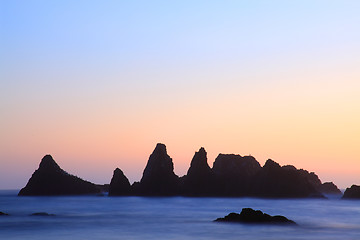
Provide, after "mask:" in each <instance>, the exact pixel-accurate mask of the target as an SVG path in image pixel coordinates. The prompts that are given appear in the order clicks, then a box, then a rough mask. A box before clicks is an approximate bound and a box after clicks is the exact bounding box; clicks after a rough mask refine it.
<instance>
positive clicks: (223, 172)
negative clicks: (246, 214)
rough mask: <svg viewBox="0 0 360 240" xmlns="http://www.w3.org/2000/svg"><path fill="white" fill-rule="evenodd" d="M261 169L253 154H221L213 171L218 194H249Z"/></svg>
mask: <svg viewBox="0 0 360 240" xmlns="http://www.w3.org/2000/svg"><path fill="white" fill-rule="evenodd" d="M260 170H261V166H260V163H259V162H258V161H256V159H255V158H254V157H252V156H244V157H242V156H240V155H237V154H221V153H220V154H219V155H218V156H217V158H216V159H215V162H214V166H213V172H214V174H215V176H216V182H217V194H218V195H220V196H248V195H249V193H250V192H251V187H252V183H253V178H254V176H255V175H256V174H257V173H258V172H259V171H260Z"/></svg>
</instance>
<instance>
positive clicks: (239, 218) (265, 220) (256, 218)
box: [215, 208, 296, 224]
mask: <svg viewBox="0 0 360 240" xmlns="http://www.w3.org/2000/svg"><path fill="white" fill-rule="evenodd" d="M215 221H216V222H238V223H252V224H296V223H295V222H294V221H292V220H289V219H287V218H286V217H284V216H270V215H269V214H266V213H263V212H262V211H260V210H257V211H255V210H254V209H252V208H243V209H242V211H241V213H240V214H238V213H230V214H229V215H227V216H225V217H223V218H218V219H216V220H215Z"/></svg>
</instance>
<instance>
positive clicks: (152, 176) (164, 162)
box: [139, 143, 180, 196]
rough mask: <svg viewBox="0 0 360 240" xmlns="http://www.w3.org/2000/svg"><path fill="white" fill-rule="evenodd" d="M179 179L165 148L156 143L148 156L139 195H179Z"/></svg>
mask: <svg viewBox="0 0 360 240" xmlns="http://www.w3.org/2000/svg"><path fill="white" fill-rule="evenodd" d="M179 185H180V183H179V177H178V176H177V175H175V173H174V164H173V162H172V159H171V158H170V156H169V155H168V154H167V151H166V146H165V145H164V144H162V143H158V144H157V145H156V147H155V149H154V151H153V153H152V154H151V155H150V157H149V160H148V162H147V165H146V167H145V170H144V173H143V176H142V178H141V181H140V184H139V187H140V189H139V194H141V195H149V196H171V195H179Z"/></svg>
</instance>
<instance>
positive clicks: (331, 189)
mask: <svg viewBox="0 0 360 240" xmlns="http://www.w3.org/2000/svg"><path fill="white" fill-rule="evenodd" d="M320 191H321V192H322V193H324V194H337V195H340V194H342V192H341V191H340V189H339V188H338V187H337V186H336V185H335V184H334V183H333V182H325V183H323V184H321V186H320Z"/></svg>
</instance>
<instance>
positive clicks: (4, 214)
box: [0, 212, 9, 216]
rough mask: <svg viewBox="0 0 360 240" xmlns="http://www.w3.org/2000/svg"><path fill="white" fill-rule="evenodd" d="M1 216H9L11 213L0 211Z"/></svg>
mask: <svg viewBox="0 0 360 240" xmlns="http://www.w3.org/2000/svg"><path fill="white" fill-rule="evenodd" d="M0 216H9V214H7V213H4V212H0Z"/></svg>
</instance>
